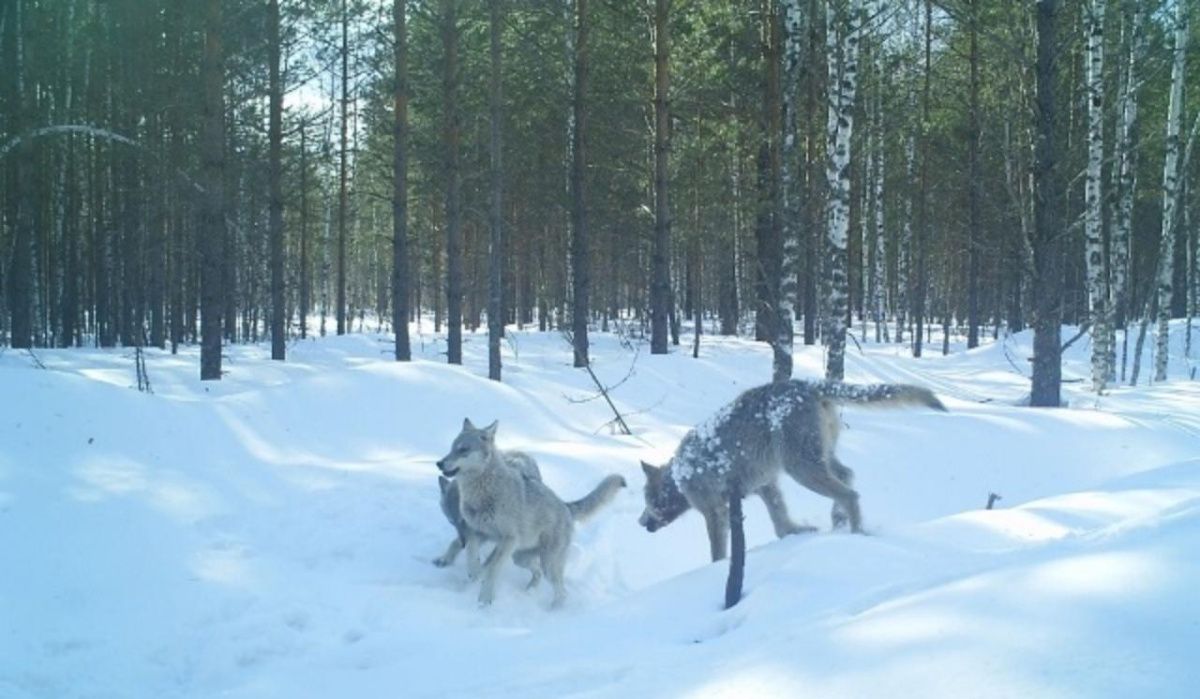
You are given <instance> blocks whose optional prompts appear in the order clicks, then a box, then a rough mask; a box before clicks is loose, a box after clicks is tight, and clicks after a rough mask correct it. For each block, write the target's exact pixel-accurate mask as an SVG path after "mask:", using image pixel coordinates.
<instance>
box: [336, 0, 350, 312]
mask: <svg viewBox="0 0 1200 699" xmlns="http://www.w3.org/2000/svg"><path fill="white" fill-rule="evenodd" d="M341 24H342V47H341V52H340V53H341V59H342V99H341V106H342V119H341V147H340V148H339V149H338V214H337V215H338V218H337V226H338V230H337V282H336V283H337V289H336V291H335V292H334V299H335V300H334V303H336V304H337V309H336V310H335V311H334V313H335V315H336V317H337V334H338V335H344V334H346V330H347V323H346V217H347V216H348V213H349V212H348V209H349V208H350V192H349V189H348V187H349V183H348V182H347V179H348V176H349V173H348V170H347V167H348V165H347V158H348V156H349V153H348V136H349V128H350V11H349V8H348V7H347V0H342V22H341Z"/></svg>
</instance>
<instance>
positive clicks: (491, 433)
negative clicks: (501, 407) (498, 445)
mask: <svg viewBox="0 0 1200 699" xmlns="http://www.w3.org/2000/svg"><path fill="white" fill-rule="evenodd" d="M499 426H500V421H499V420H493V421H492V424H490V425H488V426H487V427H485V428H483V434H484V435H485V436H486V437H487V438H488V439H495V438H496V428H497V427H499Z"/></svg>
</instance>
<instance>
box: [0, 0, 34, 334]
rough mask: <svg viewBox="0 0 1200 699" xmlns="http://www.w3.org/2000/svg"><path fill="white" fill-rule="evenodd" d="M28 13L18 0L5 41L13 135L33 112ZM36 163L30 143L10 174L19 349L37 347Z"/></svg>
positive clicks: (13, 328) (11, 300)
mask: <svg viewBox="0 0 1200 699" xmlns="http://www.w3.org/2000/svg"><path fill="white" fill-rule="evenodd" d="M26 9H27V8H26V7H25V2H24V0H16V1H15V2H14V3H13V5H12V8H11V10H10V13H9V15H8V16H7V17H6V22H7V23H8V24H9V27H8V28H7V30H8V31H7V32H6V33H7V34H8V36H7V37H5V38H6V41H5V44H6V45H7V47H8V55H7V56H6V58H8V59H9V61H11V63H9V65H11V66H12V68H11V69H10V70H11V72H10V73H9V77H8V80H9V98H10V100H11V101H10V102H9V104H11V105H13V113H12V117H11V122H10V123H11V124H12V129H11V130H12V133H13V134H20V133H22V132H23V131H24V129H25V123H24V122H25V121H26V118H25V114H26V112H28V111H31V110H29V109H28V107H27V103H28V102H29V99H28V95H27V94H26V93H27V90H26V87H25V83H26V75H25V69H26V61H25V43H24V40H25V27H24V18H23V16H22V15H23V12H24V11H25V10H26ZM6 62H7V61H6ZM6 72H8V71H6ZM33 163H34V158H33V146H32V145H31V144H29V143H25V144H22V145H21V146H19V149H18V151H17V152H16V153H15V154H14V155H13V156H12V165H11V170H10V172H11V173H12V176H11V179H10V180H9V182H10V183H11V187H12V189H13V192H12V194H11V203H10V210H12V211H13V212H14V213H13V216H12V219H11V226H12V240H13V242H12V246H13V247H12V263H11V266H10V269H9V279H8V285H9V286H8V307H9V310H10V313H11V318H12V320H11V324H10V326H9V333H10V336H9V337H10V344H11V345H12V346H13V347H15V348H29V347H32V346H33V305H34V302H33V299H34V288H33V286H34V283H35V275H34V272H33V238H34V231H33V225H34V223H33V216H32V211H31V207H32V206H33V201H32V192H31V188H32V184H33V177H34V168H32V167H28V166H29V165H32V164H33Z"/></svg>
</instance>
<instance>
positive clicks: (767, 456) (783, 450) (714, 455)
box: [638, 380, 946, 561]
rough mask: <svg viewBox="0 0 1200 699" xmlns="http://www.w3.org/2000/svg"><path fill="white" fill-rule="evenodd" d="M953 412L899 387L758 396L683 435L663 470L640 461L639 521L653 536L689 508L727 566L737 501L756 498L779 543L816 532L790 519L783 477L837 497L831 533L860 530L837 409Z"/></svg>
mask: <svg viewBox="0 0 1200 699" xmlns="http://www.w3.org/2000/svg"><path fill="white" fill-rule="evenodd" d="M844 404H856V405H863V406H878V407H897V406H904V405H918V406H925V407H927V408H932V409H934V410H941V411H944V410H945V409H946V408H945V406H944V405H942V403H941V401H939V400H938V399H937V397H936V396H934V395H933V393H931V392H930V391H929V390H928V389H925V388H920V387H918V386H905V385H900V384H873V385H861V386H855V385H851V384H843V383H837V382H829V381H821V382H808V381H799V380H792V381H784V382H780V383H771V384H767V385H765V386H759V387H757V388H752V389H750V390H748V391H746V392H745V393H743V394H742V395H740V396H738V397H737V398H736V399H735V400H734V401H733V402H732V403H730V404H729V405H727V406H725V407H724V408H722V409H721V410H720V411H718V412H717V414H716V415H714V416H713V417H712V418H710V419H709V420H708V421H707V422H705V423H704V424H702V425H700V426H698V427H696V428H695V429H693V430H692V431H690V432H688V433H687V435H685V436H684V438H683V441H681V442H680V443H679V448H678V449H677V450H676V451H675V456H674V457H672V458H671V461H670V462H669V463H668V464H667V465H665V466H661V467H659V466H652V465H650V464H647V463H645V462H642V470H643V471H644V472H645V474H646V491H645V497H646V509H645V511H644V512H643V513H642V516H641V518H640V519H639V520H638V522H639V523H640V524H641V525H642V526H644V527H645V528H646V529H647V530H649V531H651V532H653V531H657V530H658V529H661V528H662V527H665V526H666V525H668V524H670V523H671V522H673V521H675V520H676V519H677V518H678V517H679V516H680V515H682V514H683V513H684V512H686V511H688V510H689V509H691V508H695V509H697V510H699V511H700V514H702V515H703V516H704V522H705V524H706V526H707V528H708V540H709V549H710V552H711V553H712V559H713V560H714V561H717V560H721V559H723V558H725V555H726V543H727V541H728V538H729V496H730V494H731V493H734V492H737V493H739V494H741V495H749V494H751V493H756V494H758V496H759V497H761V498H762V500H763V503H764V504H765V505H766V507H767V512H768V514H770V516H771V523H772V524H773V525H774V527H775V534H776V535H777V536H779V537H781V538H782V537H784V536H787V535H788V534H793V533H797V532H807V531H815V530H814V528H813V527H804V526H801V525H798V524H796V523H795V522H793V521H792V519H791V517H790V516H789V515H788V511H787V503H786V502H785V501H784V499H783V493H782V492H781V491H780V490H779V483H778V480H779V473H780V471H786V472H787V474H788V475H789V476H791V477H792V478H794V479H795V480H796V482H797V483H799V484H800V485H803V486H804V487H806V488H808V489H809V490H811V491H813V492H815V493H818V494H820V495H824V496H826V497H828V498H832V499H833V501H834V506H833V526H834V527H835V528H837V527H839V526H843V525H844V524H845V523H847V522H848V523H849V525H850V529H851V531H854V532H861V531H862V514H861V512H860V510H859V506H858V493H857V492H855V490H854V488H853V485H854V472H853V471H851V470H850V469H849V468H848V467H847V466H846V465H845V464H843V463H841V462H840V461H838V459H837V456H835V455H834V450H835V448H836V447H837V437H838V428H839V425H840V419H839V416H838V411H837V408H838V406H839V405H844Z"/></svg>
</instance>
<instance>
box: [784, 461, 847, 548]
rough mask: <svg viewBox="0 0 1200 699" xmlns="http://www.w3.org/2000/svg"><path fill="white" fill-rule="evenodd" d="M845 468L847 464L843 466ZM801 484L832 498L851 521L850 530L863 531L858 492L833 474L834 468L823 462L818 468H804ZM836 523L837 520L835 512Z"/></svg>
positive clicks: (799, 479) (801, 473)
mask: <svg viewBox="0 0 1200 699" xmlns="http://www.w3.org/2000/svg"><path fill="white" fill-rule="evenodd" d="M843 468H845V466H843ZM799 474H800V478H798V479H797V480H798V481H800V484H801V485H803V486H804V487H805V488H808V489H809V490H811V491H813V492H814V493H816V494H818V495H824V496H825V497H827V498H832V499H833V501H834V503H835V505H834V508H835V511H836V510H837V508H841V511H842V512H844V513H845V517H846V520H847V521H848V522H849V523H850V531H852V532H854V533H855V534H861V533H862V512H861V511H860V510H859V507H858V492H857V491H855V490H854V489H853V488H851V487H850V486H849V485H846V484H845V483H843V482H842V481H840V480H838V478H837V477H836V476H834V475H833V470H832V468H830V467H826V466H825V465H824V464H821V465H820V466H818V467H817V468H812V469H804V470H802V471H799ZM834 516H835V520H834V522H835V524H836V522H837V520H836V517H837V515H836V514H835V515H834Z"/></svg>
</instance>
